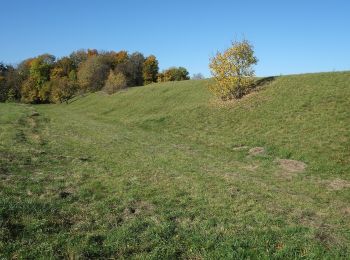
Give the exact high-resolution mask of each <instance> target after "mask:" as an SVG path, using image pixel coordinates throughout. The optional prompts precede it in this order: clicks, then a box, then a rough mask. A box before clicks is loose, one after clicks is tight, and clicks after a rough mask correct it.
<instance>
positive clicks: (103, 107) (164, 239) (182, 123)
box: [0, 72, 350, 259]
mask: <svg viewBox="0 0 350 260" xmlns="http://www.w3.org/2000/svg"><path fill="white" fill-rule="evenodd" d="M208 84H210V80H189V81H181V82H168V83H157V84H151V85H148V86H144V87H134V88H128V89H126V90H123V91H120V92H118V93H116V94H114V95H110V96H108V95H106V94H104V93H103V92H97V93H94V94H86V95H85V96H79V97H76V98H74V99H72V100H70V102H69V103H68V104H57V105H53V104H48V105H25V104H16V103H0V259H57V258H66V259H67V258H68V259H91V258H99V259H101V258H108V259H114V258H118V259H123V258H124V259H129V258H134V259H178V258H182V259H223V258H233V259H242V258H249V259H270V258H274V259H285V258H289V259H291V258H292V259H294V258H306V259H320V258H326V259H339V258H344V259H346V258H348V257H349V255H350V204H349V202H350V72H334V73H317V74H303V75H290V76H279V77H275V78H274V79H273V80H272V81H269V82H267V83H266V84H264V85H262V86H260V87H259V90H258V91H256V92H253V93H251V94H249V95H247V96H245V97H243V98H242V99H240V100H238V101H230V102H225V103H223V102H219V101H218V100H216V99H215V98H214V97H213V96H212V95H211V94H210V93H209V91H208V89H207V88H208Z"/></svg>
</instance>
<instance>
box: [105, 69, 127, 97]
mask: <svg viewBox="0 0 350 260" xmlns="http://www.w3.org/2000/svg"><path fill="white" fill-rule="evenodd" d="M126 87H127V81H126V78H125V76H124V75H123V74H122V73H120V72H117V73H114V72H113V71H112V70H111V71H110V72H109V76H108V79H107V81H106V84H105V86H104V88H103V91H104V92H106V93H107V94H109V95H111V94H113V93H115V92H117V91H119V90H121V89H123V88H126Z"/></svg>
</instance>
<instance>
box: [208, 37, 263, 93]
mask: <svg viewBox="0 0 350 260" xmlns="http://www.w3.org/2000/svg"><path fill="white" fill-rule="evenodd" d="M256 63H257V58H256V57H255V56H254V51H253V47H252V45H251V44H250V43H249V42H248V41H246V40H243V41H242V42H233V43H232V46H231V47H230V48H228V49H227V50H226V51H224V52H223V53H220V52H218V53H217V54H216V56H215V57H213V58H212V59H211V60H210V64H209V67H210V69H211V72H212V75H213V76H214V79H215V83H214V84H212V85H210V86H209V90H210V91H211V92H213V93H214V94H215V95H216V96H218V97H220V98H221V99H222V100H228V99H233V98H241V97H242V96H243V95H244V93H245V91H246V89H247V88H248V87H249V86H251V85H252V83H253V82H254V79H253V76H254V70H253V69H252V65H254V64H256Z"/></svg>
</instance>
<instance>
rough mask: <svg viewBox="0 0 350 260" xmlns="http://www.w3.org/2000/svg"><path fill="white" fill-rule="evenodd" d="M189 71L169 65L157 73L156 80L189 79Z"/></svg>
mask: <svg viewBox="0 0 350 260" xmlns="http://www.w3.org/2000/svg"><path fill="white" fill-rule="evenodd" d="M188 75H189V73H188V71H187V69H186V68H184V67H178V68H177V67H171V68H169V69H167V70H165V71H163V72H162V73H159V74H158V82H166V81H180V80H189V79H190V77H189V76H188Z"/></svg>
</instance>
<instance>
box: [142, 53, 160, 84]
mask: <svg viewBox="0 0 350 260" xmlns="http://www.w3.org/2000/svg"><path fill="white" fill-rule="evenodd" d="M158 70H159V67H158V61H157V59H156V57H155V56H154V55H151V56H149V57H147V58H146V59H145V62H144V63H143V68H142V74H143V81H144V85H147V84H151V83H153V82H157V75H158Z"/></svg>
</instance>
